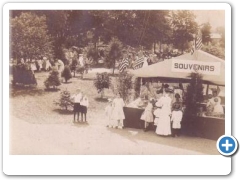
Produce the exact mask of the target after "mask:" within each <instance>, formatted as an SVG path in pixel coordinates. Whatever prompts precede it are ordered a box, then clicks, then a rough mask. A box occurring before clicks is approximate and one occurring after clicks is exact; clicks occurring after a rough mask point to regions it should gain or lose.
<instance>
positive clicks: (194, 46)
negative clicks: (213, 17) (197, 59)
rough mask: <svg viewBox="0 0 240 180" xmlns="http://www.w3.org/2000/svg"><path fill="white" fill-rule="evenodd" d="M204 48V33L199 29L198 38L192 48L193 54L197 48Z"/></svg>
mask: <svg viewBox="0 0 240 180" xmlns="http://www.w3.org/2000/svg"><path fill="white" fill-rule="evenodd" d="M201 48H202V33H201V31H200V30H199V31H198V34H197V36H196V38H195V39H194V43H193V47H192V49H191V54H193V53H194V51H195V49H196V50H200V49H201Z"/></svg>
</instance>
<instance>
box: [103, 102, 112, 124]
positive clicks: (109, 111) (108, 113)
mask: <svg viewBox="0 0 240 180" xmlns="http://www.w3.org/2000/svg"><path fill="white" fill-rule="evenodd" d="M108 102H109V104H108V105H107V107H106V108H105V115H106V116H107V127H110V128H111V127H113V126H114V124H113V122H114V121H113V120H112V119H111V116H112V110H113V107H112V99H108Z"/></svg>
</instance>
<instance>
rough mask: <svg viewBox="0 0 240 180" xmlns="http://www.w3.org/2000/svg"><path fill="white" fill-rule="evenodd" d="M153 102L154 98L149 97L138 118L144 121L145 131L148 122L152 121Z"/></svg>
mask: <svg viewBox="0 0 240 180" xmlns="http://www.w3.org/2000/svg"><path fill="white" fill-rule="evenodd" d="M153 103H154V99H150V100H149V102H148V104H147V106H146V108H145V110H144V112H143V114H142V116H141V118H140V119H141V120H143V121H145V123H144V131H147V128H148V126H149V123H152V122H153Z"/></svg>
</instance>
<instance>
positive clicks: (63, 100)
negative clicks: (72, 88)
mask: <svg viewBox="0 0 240 180" xmlns="http://www.w3.org/2000/svg"><path fill="white" fill-rule="evenodd" d="M54 104H55V105H57V106H60V107H61V108H65V109H66V110H68V107H73V102H72V100H71V95H70V92H69V91H68V90H64V91H62V92H61V97H60V99H59V100H58V101H54Z"/></svg>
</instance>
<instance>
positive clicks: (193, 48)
mask: <svg viewBox="0 0 240 180" xmlns="http://www.w3.org/2000/svg"><path fill="white" fill-rule="evenodd" d="M194 51H195V43H194V42H193V45H192V48H191V55H193V53H194Z"/></svg>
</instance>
